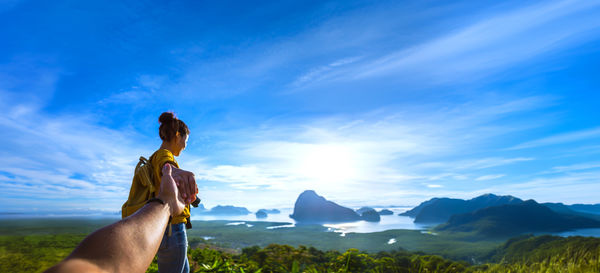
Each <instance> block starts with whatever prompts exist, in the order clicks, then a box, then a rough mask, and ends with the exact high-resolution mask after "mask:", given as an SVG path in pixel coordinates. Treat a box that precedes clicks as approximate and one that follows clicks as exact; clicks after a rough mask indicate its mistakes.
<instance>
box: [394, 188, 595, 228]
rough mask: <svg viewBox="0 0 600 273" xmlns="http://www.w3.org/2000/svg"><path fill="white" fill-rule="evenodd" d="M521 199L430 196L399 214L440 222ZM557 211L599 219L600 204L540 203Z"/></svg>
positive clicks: (487, 195)
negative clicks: (466, 198) (467, 198)
mask: <svg viewBox="0 0 600 273" xmlns="http://www.w3.org/2000/svg"><path fill="white" fill-rule="evenodd" d="M522 202H523V200H521V199H519V198H517V197H513V196H510V195H505V196H498V195H494V194H491V193H488V194H484V195H481V196H478V197H475V198H473V199H470V200H463V199H453V198H432V199H429V200H427V201H425V202H423V203H421V204H419V205H418V206H416V207H415V208H413V209H411V210H409V211H406V212H404V213H401V214H399V215H402V216H409V217H411V218H414V222H415V223H429V224H440V223H444V222H446V221H448V220H449V219H450V217H451V216H452V215H455V214H462V213H468V212H473V211H476V210H479V209H483V208H487V207H493V206H500V205H509V204H519V203H522ZM541 205H544V206H546V207H548V208H550V209H551V210H553V211H555V212H557V213H563V214H569V215H577V216H582V217H588V218H592V219H596V220H600V204H596V205H584V204H576V205H565V204H563V203H542V204H541Z"/></svg>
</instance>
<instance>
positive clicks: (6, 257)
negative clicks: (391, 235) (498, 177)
mask: <svg viewBox="0 0 600 273" xmlns="http://www.w3.org/2000/svg"><path fill="white" fill-rule="evenodd" d="M84 237H85V236H84V235H71V234H59V235H25V236H22V235H8V236H5V235H3V236H0V271H2V272H15V273H18V272H43V271H44V270H45V269H47V268H48V267H50V266H51V265H53V264H55V263H57V262H59V261H60V260H61V259H63V258H64V257H66V256H67V255H68V254H69V253H70V251H71V250H73V249H74V247H75V246H76V245H77V244H78V243H79V242H80V241H81V240H82V239H83V238H84ZM188 256H189V260H190V266H191V269H192V272H600V261H599V259H600V238H591V237H568V238H563V237H558V236H549V235H545V236H533V235H528V236H521V237H517V238H513V239H510V240H508V241H506V242H505V243H503V244H501V245H500V246H498V247H496V248H495V249H493V250H492V251H490V252H489V253H485V255H482V257H481V258H482V259H483V260H482V261H480V262H477V263H476V264H473V263H471V262H468V261H461V260H451V259H448V258H445V257H442V256H438V255H429V254H426V253H423V252H413V251H407V250H403V249H401V248H399V249H397V250H392V251H380V252H376V253H371V252H365V251H361V250H359V249H354V248H350V249H347V250H346V251H343V252H340V251H337V250H327V251H323V250H319V249H317V248H315V247H307V246H298V247H294V246H290V245H283V244H270V245H268V246H266V247H259V246H252V247H246V248H243V249H242V250H241V251H238V250H236V249H230V248H225V247H222V246H217V245H214V244H210V243H197V244H195V247H192V248H190V249H189V252H188ZM147 272H157V267H156V263H155V262H153V263H152V264H151V265H150V267H149V268H148V270H147Z"/></svg>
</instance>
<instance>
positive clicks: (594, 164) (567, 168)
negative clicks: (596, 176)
mask: <svg viewBox="0 0 600 273" xmlns="http://www.w3.org/2000/svg"><path fill="white" fill-rule="evenodd" d="M597 168H600V162H586V163H580V164H572V165H567V166H556V167H553V168H552V171H553V172H572V171H582V170H589V169H597Z"/></svg>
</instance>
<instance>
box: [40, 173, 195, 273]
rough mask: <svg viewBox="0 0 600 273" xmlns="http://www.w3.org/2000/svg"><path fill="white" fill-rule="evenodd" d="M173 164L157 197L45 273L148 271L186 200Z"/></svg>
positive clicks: (162, 181) (112, 225) (163, 179)
mask: <svg viewBox="0 0 600 273" xmlns="http://www.w3.org/2000/svg"><path fill="white" fill-rule="evenodd" d="M171 169H172V167H171V165H170V164H165V166H164V167H163V169H162V172H163V176H162V178H161V179H162V180H161V187H160V193H159V194H158V196H157V197H158V198H159V199H161V200H163V201H164V202H165V204H164V205H163V204H160V203H158V202H151V203H148V204H147V205H145V206H144V207H142V208H141V209H140V210H138V211H137V212H136V213H135V214H133V215H131V216H129V217H127V218H125V219H123V220H121V221H118V222H116V223H114V224H111V225H108V226H106V227H103V228H101V229H99V230H97V231H95V232H94V233H92V234H90V235H89V236H87V237H86V238H85V239H84V240H83V241H82V242H81V243H80V244H79V246H77V248H75V250H73V252H72V253H71V254H70V255H69V256H68V257H67V258H66V259H65V260H63V261H62V262H60V263H59V264H57V265H55V266H54V267H52V268H50V269H48V270H47V271H46V272H48V273H54V272H60V273H67V272H68V273H70V272H103V273H104V272H132V273H135V272H145V271H146V269H147V268H148V266H149V265H150V263H151V262H152V259H153V258H154V255H156V251H157V250H158V247H159V246H160V242H161V239H162V237H163V234H164V232H165V229H166V227H167V222H168V220H169V216H171V215H179V214H180V213H181V212H182V211H183V209H184V207H185V204H186V203H185V201H184V199H183V198H182V197H181V195H180V194H178V189H177V185H176V184H175V181H174V179H173V177H172V174H171V171H172V170H171Z"/></svg>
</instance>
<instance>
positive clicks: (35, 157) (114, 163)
mask: <svg viewBox="0 0 600 273" xmlns="http://www.w3.org/2000/svg"><path fill="white" fill-rule="evenodd" d="M3 106H4V107H5V109H7V110H8V112H9V113H11V114H9V115H6V116H0V130H2V131H3V132H4V137H3V144H4V146H3V149H2V151H1V152H0V155H1V156H0V172H2V173H6V174H10V175H9V176H10V177H6V178H3V179H1V180H0V183H2V185H3V186H2V188H3V191H4V194H3V198H12V197H25V196H26V197H29V198H44V199H47V198H51V199H54V201H53V202H56V203H57V204H58V203H61V201H60V200H63V201H66V200H70V199H71V200H72V199H85V200H88V201H87V202H89V203H87V204H80V205H81V206H84V207H85V206H92V205H91V204H95V205H97V206H100V207H97V208H106V209H111V210H118V209H120V205H121V204H122V202H124V200H125V199H126V198H127V194H128V191H129V186H130V183H131V178H132V175H133V169H134V167H135V164H136V160H137V157H138V156H139V155H141V154H142V152H143V150H144V149H143V148H144V147H142V144H141V142H140V140H141V139H143V137H142V136H140V135H137V134H136V133H135V132H133V131H130V130H115V129H108V128H106V127H103V126H99V125H95V124H96V121H95V120H94V119H92V118H91V117H90V116H86V115H56V116H51V115H46V114H41V113H39V112H37V110H27V111H23V110H22V109H24V107H22V106H9V105H3ZM25 108H27V107H25ZM73 203H76V202H75V201H73ZM48 207H52V205H48ZM6 209H10V206H7V207H6Z"/></svg>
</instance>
